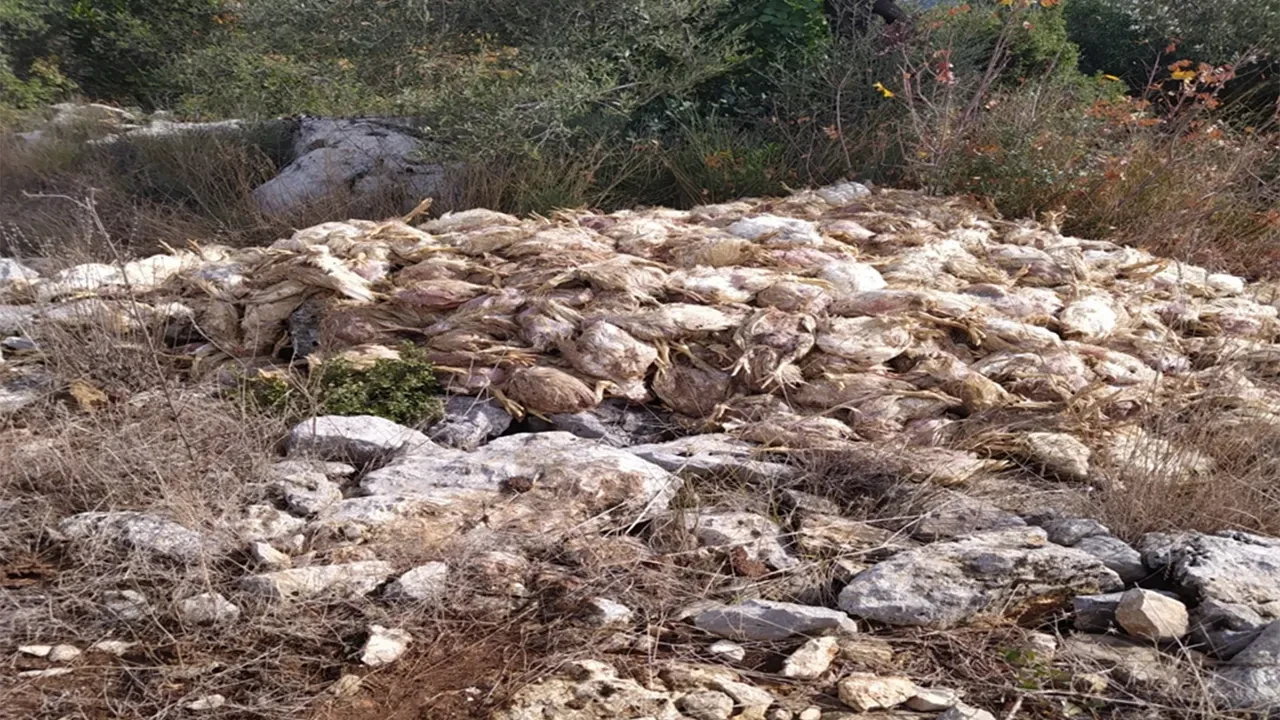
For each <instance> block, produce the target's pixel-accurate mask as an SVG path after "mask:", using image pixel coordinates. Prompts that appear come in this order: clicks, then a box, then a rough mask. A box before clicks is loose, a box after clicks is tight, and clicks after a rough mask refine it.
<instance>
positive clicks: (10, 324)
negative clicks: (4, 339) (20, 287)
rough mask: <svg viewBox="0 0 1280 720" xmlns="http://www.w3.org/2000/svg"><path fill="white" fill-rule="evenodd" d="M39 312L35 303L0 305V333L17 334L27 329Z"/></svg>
mask: <svg viewBox="0 0 1280 720" xmlns="http://www.w3.org/2000/svg"><path fill="white" fill-rule="evenodd" d="M39 314H40V307H39V306H37V305H0V334H3V335H19V334H21V333H23V332H25V331H27V330H28V329H30V327H31V324H32V322H33V321H34V320H35V319H36V317H37V316H39Z"/></svg>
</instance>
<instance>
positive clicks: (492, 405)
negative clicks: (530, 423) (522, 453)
mask: <svg viewBox="0 0 1280 720" xmlns="http://www.w3.org/2000/svg"><path fill="white" fill-rule="evenodd" d="M509 427H511V415H510V414H509V413H508V412H507V411H506V410H505V409H504V408H503V407H502V405H501V404H500V403H498V402H497V401H495V400H481V399H479V398H474V397H469V396H466V395H458V396H455V397H451V398H449V399H448V400H446V401H445V404H444V418H443V419H442V420H441V421H440V422H438V423H436V424H435V425H433V426H431V429H430V430H428V431H427V436H428V437H430V438H431V439H432V440H433V441H435V442H437V443H439V444H441V445H444V446H445V447H451V448H455V449H457V450H475V449H476V448H478V447H480V446H481V445H483V444H484V443H485V442H487V441H488V440H489V439H490V438H495V437H497V436H499V435H501V434H502V433H504V432H506V431H507V428H509Z"/></svg>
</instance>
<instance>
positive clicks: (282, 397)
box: [240, 343, 444, 426]
mask: <svg viewBox="0 0 1280 720" xmlns="http://www.w3.org/2000/svg"><path fill="white" fill-rule="evenodd" d="M439 392H440V384H439V383H438V382H437V381H436V376H435V370H434V368H433V367H432V365H431V363H430V361H428V360H427V359H426V356H425V353H423V352H422V350H421V349H419V348H417V347H415V346H413V345H411V344H407V343H406V344H405V345H403V346H401V348H400V357H399V359H387V358H383V359H379V360H377V361H376V362H374V363H373V364H372V365H370V366H368V367H358V366H356V365H354V364H352V363H351V362H350V361H348V360H346V359H343V358H335V359H333V360H329V361H326V362H324V363H323V364H321V366H320V368H319V369H318V370H317V371H316V372H314V373H312V375H311V377H310V378H309V379H307V380H306V381H301V380H300V379H298V378H296V377H294V376H292V375H290V374H288V373H286V372H282V371H258V372H257V373H256V374H254V375H247V376H245V377H244V378H243V379H242V381H241V383H240V397H241V399H242V400H243V401H244V402H245V403H247V404H248V405H250V406H251V407H254V408H257V409H259V410H261V411H264V412H268V413H270V414H273V415H279V416H282V417H285V418H286V419H289V420H293V419H297V418H300V417H303V416H305V415H308V414H320V415H376V416H378V417H383V418H386V419H388V420H391V421H393V422H397V423H400V424H401V425H411V426H423V425H429V424H431V423H434V422H436V421H437V420H439V419H440V418H441V417H442V416H443V415H444V403H443V401H441V399H440V397H439Z"/></svg>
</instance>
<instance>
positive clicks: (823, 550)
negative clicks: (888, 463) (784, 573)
mask: <svg viewBox="0 0 1280 720" xmlns="http://www.w3.org/2000/svg"><path fill="white" fill-rule="evenodd" d="M795 543H796V545H797V547H799V548H800V550H802V551H803V552H806V553H809V554H813V555H838V556H840V557H842V558H855V557H856V558H858V559H860V560H867V561H871V562H876V561H880V560H884V559H885V558H888V557H891V556H893V555H895V554H897V553H899V552H902V551H903V550H909V549H911V548H914V547H919V543H917V542H915V541H914V540H912V539H911V538H908V537H904V536H903V535H901V534H900V533H895V532H890V531H889V530H885V529H884V528H879V527H876V526H874V525H871V524H869V523H865V522H861V521H858V520H853V519H851V518H846V517H840V516H839V515H825V514H819V513H807V514H804V515H802V516H801V517H800V522H799V523H798V527H797V528H796V531H795Z"/></svg>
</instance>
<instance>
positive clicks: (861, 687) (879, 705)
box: [836, 672, 919, 712]
mask: <svg viewBox="0 0 1280 720" xmlns="http://www.w3.org/2000/svg"><path fill="white" fill-rule="evenodd" d="M836 690H837V691H838V693H839V695H840V702H842V703H844V704H845V705H848V706H849V707H851V708H853V709H854V710H857V711H858V712H867V711H868V710H888V709H890V708H895V707H897V706H899V705H901V704H903V703H905V702H906V701H908V700H910V699H911V698H913V697H915V695H916V693H917V692H919V688H917V687H916V684H915V683H913V682H911V681H910V680H908V679H907V678H904V677H879V676H877V675H873V674H871V673H860V672H858V673H850V674H849V675H847V676H845V677H844V678H843V679H841V680H840V682H839V683H838V684H837V685H836Z"/></svg>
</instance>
